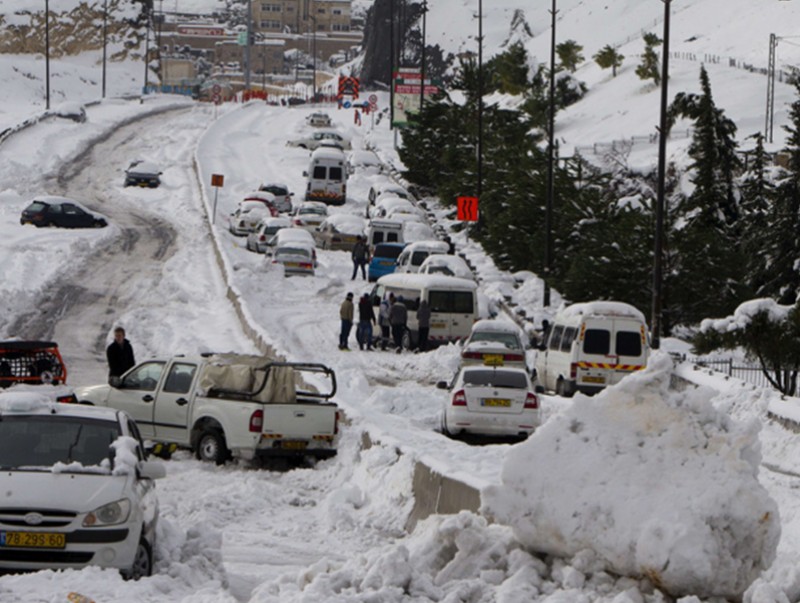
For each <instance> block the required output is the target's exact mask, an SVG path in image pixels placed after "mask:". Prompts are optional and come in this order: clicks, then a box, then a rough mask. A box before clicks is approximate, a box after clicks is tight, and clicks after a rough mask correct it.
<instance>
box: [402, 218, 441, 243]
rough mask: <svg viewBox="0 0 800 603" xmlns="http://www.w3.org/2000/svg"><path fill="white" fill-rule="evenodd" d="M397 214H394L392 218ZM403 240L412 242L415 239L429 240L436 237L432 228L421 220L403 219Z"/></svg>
mask: <svg viewBox="0 0 800 603" xmlns="http://www.w3.org/2000/svg"><path fill="white" fill-rule="evenodd" d="M397 218H398V216H397V215H396V214H395V216H394V218H393V219H394V220H396V219H397ZM402 224H403V240H404V241H405V242H406V243H414V242H415V241H430V240H432V239H435V238H436V233H435V232H434V231H433V228H431V227H430V226H428V225H427V224H424V223H423V222H415V221H413V220H412V221H404V222H403V223H402Z"/></svg>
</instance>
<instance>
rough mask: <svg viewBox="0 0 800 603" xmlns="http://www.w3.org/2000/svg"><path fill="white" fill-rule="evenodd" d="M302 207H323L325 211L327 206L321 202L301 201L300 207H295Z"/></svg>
mask: <svg viewBox="0 0 800 603" xmlns="http://www.w3.org/2000/svg"><path fill="white" fill-rule="evenodd" d="M303 207H324V208H325V211H327V210H328V206H327V205H326V204H325V203H322V202H321V201H303V202H302V203H301V204H300V205H298V206H297V208H298V209H300V208H303Z"/></svg>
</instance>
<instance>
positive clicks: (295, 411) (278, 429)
mask: <svg viewBox="0 0 800 603" xmlns="http://www.w3.org/2000/svg"><path fill="white" fill-rule="evenodd" d="M337 412H338V408H337V406H336V405H335V404H332V403H302V402H301V403H297V404H264V423H263V428H262V434H263V436H264V437H266V438H280V439H285V440H295V439H296V440H309V439H313V438H314V436H331V437H333V436H334V435H335V433H336V413H337Z"/></svg>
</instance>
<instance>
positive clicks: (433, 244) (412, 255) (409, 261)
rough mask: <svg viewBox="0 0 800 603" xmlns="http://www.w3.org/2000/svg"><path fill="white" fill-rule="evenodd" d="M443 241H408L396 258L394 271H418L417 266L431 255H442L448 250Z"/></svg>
mask: <svg viewBox="0 0 800 603" xmlns="http://www.w3.org/2000/svg"><path fill="white" fill-rule="evenodd" d="M449 248H450V247H449V245H448V244H447V243H445V242H444V241H415V242H413V243H409V244H408V245H407V246H406V248H405V249H403V253H401V254H400V256H399V257H398V258H397V267H396V268H395V272H397V273H403V272H419V267H420V266H421V265H422V262H424V261H425V260H426V259H427V258H428V257H429V256H431V255H436V254H440V255H444V254H446V253H447V251H448V250H449Z"/></svg>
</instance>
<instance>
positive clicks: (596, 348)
mask: <svg viewBox="0 0 800 603" xmlns="http://www.w3.org/2000/svg"><path fill="white" fill-rule="evenodd" d="M610 345H611V332H610V331H607V330H605V329H586V335H585V336H584V339H583V352H584V353H585V354H604V355H605V354H608V352H609V351H610V348H609V346H610Z"/></svg>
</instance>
